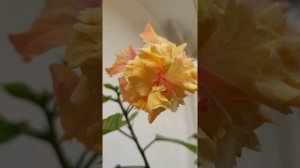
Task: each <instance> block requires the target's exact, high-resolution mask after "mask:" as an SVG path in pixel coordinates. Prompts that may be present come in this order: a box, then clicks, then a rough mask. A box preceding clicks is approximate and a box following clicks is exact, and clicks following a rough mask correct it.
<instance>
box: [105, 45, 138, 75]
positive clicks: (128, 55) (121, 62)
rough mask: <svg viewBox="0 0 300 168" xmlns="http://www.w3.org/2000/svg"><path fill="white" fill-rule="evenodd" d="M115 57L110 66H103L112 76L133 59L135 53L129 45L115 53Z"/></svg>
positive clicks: (122, 69)
mask: <svg viewBox="0 0 300 168" xmlns="http://www.w3.org/2000/svg"><path fill="white" fill-rule="evenodd" d="M116 55H117V59H116V61H115V62H114V64H113V65H112V66H111V67H110V68H105V70H106V72H107V73H108V74H109V75H110V76H113V75H115V74H118V73H120V72H122V71H124V69H125V66H126V65H127V63H128V61H130V60H133V59H134V58H135V56H136V55H137V53H136V51H135V49H134V47H133V46H131V45H129V47H128V48H126V49H125V50H124V51H122V52H119V53H117V54H116Z"/></svg>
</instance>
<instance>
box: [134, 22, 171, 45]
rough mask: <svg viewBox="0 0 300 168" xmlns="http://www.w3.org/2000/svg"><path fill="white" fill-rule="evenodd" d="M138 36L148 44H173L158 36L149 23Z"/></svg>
mask: <svg viewBox="0 0 300 168" xmlns="http://www.w3.org/2000/svg"><path fill="white" fill-rule="evenodd" d="M140 37H141V38H142V40H143V41H144V42H145V43H148V44H162V43H166V44H170V45H174V43H172V42H170V41H168V40H167V39H165V38H163V37H160V36H158V35H157V34H156V33H155V31H154V30H153V28H152V26H151V24H150V23H148V24H147V26H146V28H145V31H144V32H143V33H141V34H140Z"/></svg>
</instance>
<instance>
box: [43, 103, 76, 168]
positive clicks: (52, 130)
mask: <svg viewBox="0 0 300 168" xmlns="http://www.w3.org/2000/svg"><path fill="white" fill-rule="evenodd" d="M42 108H43V110H44V112H45V115H46V118H47V122H48V126H49V135H50V136H49V137H50V139H49V143H50V144H51V146H52V148H53V149H54V152H55V153H56V155H57V158H58V160H59V162H60V164H61V166H62V167H63V168H70V167H71V166H70V163H69V162H68V160H67V159H66V156H65V154H64V153H63V151H62V148H61V145H60V144H59V142H58V141H57V139H58V137H57V133H56V130H55V127H54V119H55V115H54V114H55V113H54V112H53V111H50V110H48V109H47V107H45V106H43V107H42Z"/></svg>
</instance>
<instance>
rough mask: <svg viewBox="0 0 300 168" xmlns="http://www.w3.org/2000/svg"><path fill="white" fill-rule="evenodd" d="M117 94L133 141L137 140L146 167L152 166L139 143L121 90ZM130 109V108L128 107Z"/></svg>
mask: <svg viewBox="0 0 300 168" xmlns="http://www.w3.org/2000/svg"><path fill="white" fill-rule="evenodd" d="M117 96H118V98H117V100H118V101H117V102H118V104H119V106H120V107H121V110H122V112H123V115H124V116H125V119H126V122H127V125H128V128H129V131H130V133H131V137H132V139H133V141H134V142H135V144H136V146H137V148H138V150H139V152H140V154H141V155H142V158H143V160H144V162H145V168H150V166H149V163H148V160H147V158H146V155H145V152H144V150H143V148H142V147H141V145H140V143H139V141H138V139H137V136H136V135H135V132H134V130H133V128H132V125H131V123H130V120H129V117H128V111H127V110H126V109H125V108H124V106H123V104H122V102H121V99H120V93H119V92H117ZM128 109H130V108H128Z"/></svg>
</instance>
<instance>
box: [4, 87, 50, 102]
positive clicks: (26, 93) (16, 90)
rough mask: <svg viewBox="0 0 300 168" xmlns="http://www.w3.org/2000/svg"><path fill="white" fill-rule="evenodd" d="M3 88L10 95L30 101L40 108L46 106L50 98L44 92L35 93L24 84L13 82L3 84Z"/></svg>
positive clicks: (48, 94)
mask: <svg viewBox="0 0 300 168" xmlns="http://www.w3.org/2000/svg"><path fill="white" fill-rule="evenodd" d="M3 88H4V89H5V91H6V92H7V93H9V94H10V95H12V96H14V97H17V98H21V99H25V100H28V101H31V102H33V103H35V104H38V105H40V106H44V105H46V104H47V103H48V102H49V100H51V98H52V94H51V93H49V92H48V91H46V90H42V91H40V92H36V91H34V90H33V89H31V88H30V87H29V86H27V85H26V84H24V83H20V82H13V83H6V84H3Z"/></svg>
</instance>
